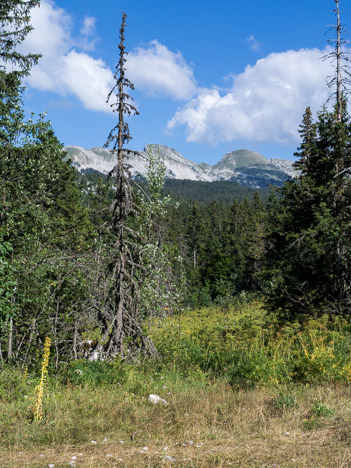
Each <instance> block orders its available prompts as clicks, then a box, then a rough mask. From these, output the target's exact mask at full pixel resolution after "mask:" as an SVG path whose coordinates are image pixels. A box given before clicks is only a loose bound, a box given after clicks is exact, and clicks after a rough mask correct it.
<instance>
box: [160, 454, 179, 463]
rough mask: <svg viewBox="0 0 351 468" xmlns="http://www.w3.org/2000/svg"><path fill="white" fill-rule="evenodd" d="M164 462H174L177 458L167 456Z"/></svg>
mask: <svg viewBox="0 0 351 468" xmlns="http://www.w3.org/2000/svg"><path fill="white" fill-rule="evenodd" d="M163 461H164V462H174V461H177V459H176V458H175V457H171V456H170V455H166V456H165V457H164V459H163Z"/></svg>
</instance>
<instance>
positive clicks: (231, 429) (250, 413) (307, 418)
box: [0, 382, 351, 468]
mask: <svg viewBox="0 0 351 468" xmlns="http://www.w3.org/2000/svg"><path fill="white" fill-rule="evenodd" d="M292 394H293V395H294V404H291V405H288V404H286V405H284V402H285V403H286V402H289V401H290V400H287V399H286V396H287V395H292ZM160 395H161V396H162V397H164V398H166V399H167V400H168V402H169V405H167V406H158V405H156V406H154V405H152V404H150V403H149V402H148V401H147V395H145V396H140V395H139V396H138V395H132V394H130V393H127V392H123V391H122V389H119V388H111V387H107V388H100V389H96V390H88V389H70V388H62V389H61V391H56V392H53V393H52V394H50V395H49V396H48V398H47V401H46V402H45V405H44V406H45V407H46V415H45V419H44V421H43V422H42V423H40V424H33V423H30V422H29V421H28V420H26V412H25V405H24V406H23V407H22V408H19V407H18V405H17V407H15V406H11V405H7V406H6V407H5V406H3V408H2V409H3V410H4V411H5V413H3V415H2V419H3V421H2V422H1V423H0V430H1V436H2V438H1V442H0V443H1V448H0V450H1V458H0V466H1V468H24V467H31V468H39V467H47V466H48V465H49V464H54V466H55V468H58V467H69V466H76V467H81V468H88V467H92V468H100V467H161V466H168V465H169V466H174V467H210V466H218V467H227V466H234V467H235V466H237V467H262V468H263V467H266V468H268V467H273V466H275V467H308V468H312V467H313V468H314V467H330V468H335V467H340V468H341V467H351V398H350V397H351V388H349V387H326V386H325V387H302V386H295V387H292V388H289V389H280V392H278V390H274V389H269V390H267V389H266V390H264V389H255V390H248V391H244V390H237V391H235V390H232V389H231V388H230V387H228V386H227V385H226V384H225V383H220V382H218V383H214V384H213V385H203V386H200V385H199V386H198V387H196V386H195V387H185V388H184V389H183V390H182V389H179V388H177V389H175V388H173V389H172V388H165V389H164V390H163V393H160ZM289 406H290V407H289ZM316 408H317V409H316ZM5 419H6V420H7V424H5ZM132 434H134V440H131V436H132ZM91 440H94V441H96V443H91ZM144 447H147V450H146V449H145V450H143V448H144ZM72 457H76V458H75V459H74V458H72ZM167 457H173V458H174V459H173V458H170V459H167Z"/></svg>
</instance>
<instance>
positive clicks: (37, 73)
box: [23, 0, 113, 112]
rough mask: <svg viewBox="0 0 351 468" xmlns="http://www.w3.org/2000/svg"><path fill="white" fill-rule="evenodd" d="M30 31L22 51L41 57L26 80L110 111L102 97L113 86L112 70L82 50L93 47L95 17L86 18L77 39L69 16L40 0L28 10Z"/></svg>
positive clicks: (33, 84) (95, 107) (32, 84)
mask: <svg viewBox="0 0 351 468" xmlns="http://www.w3.org/2000/svg"><path fill="white" fill-rule="evenodd" d="M31 22H32V25H33V26H34V28H35V29H34V30H33V31H32V32H31V33H30V34H29V35H28V37H27V39H26V41H25V43H24V44H23V50H24V51H25V52H35V53H38V52H40V53H41V54H42V55H43V57H42V58H41V59H40V61H39V64H38V65H37V66H35V67H33V68H32V71H31V75H30V76H29V77H28V79H27V83H28V84H29V85H30V86H31V87H33V88H35V89H39V90H45V91H53V92H55V93H58V94H61V95H63V96H75V97H76V98H78V99H79V100H80V102H81V103H82V104H83V106H84V108H85V109H90V110H97V111H104V112H111V110H110V107H109V106H108V105H107V104H106V98H107V95H108V93H109V92H110V90H111V88H112V86H113V73H112V71H111V70H110V69H109V68H108V67H107V65H106V64H105V63H104V62H103V61H102V60H100V59H95V58H93V57H91V56H89V55H88V54H86V53H85V52H80V51H77V50H76V49H75V47H77V48H79V49H82V50H85V51H86V50H92V49H93V47H94V42H95V40H96V39H94V35H95V18H92V17H86V18H85V19H84V22H83V26H82V28H81V31H80V33H81V35H80V36H79V37H78V38H75V37H73V35H72V26H73V22H72V18H71V17H70V15H68V14H67V13H66V12H65V10H63V9H61V8H58V7H57V6H56V5H55V3H54V2H53V1H52V0H43V1H42V2H41V4H40V8H38V7H37V8H35V9H34V10H33V11H32V21H31Z"/></svg>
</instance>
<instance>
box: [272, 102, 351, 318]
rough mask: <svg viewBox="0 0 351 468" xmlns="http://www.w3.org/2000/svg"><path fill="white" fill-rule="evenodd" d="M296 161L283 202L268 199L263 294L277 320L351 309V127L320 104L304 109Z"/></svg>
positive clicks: (340, 312)
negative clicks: (297, 171) (314, 108)
mask: <svg viewBox="0 0 351 468" xmlns="http://www.w3.org/2000/svg"><path fill="white" fill-rule="evenodd" d="M300 133H301V136H302V143H301V146H300V150H299V152H298V153H297V155H298V156H299V158H300V159H299V161H298V162H297V163H296V166H297V167H298V168H299V169H300V170H301V174H300V176H299V177H297V178H296V179H295V180H291V181H289V182H287V183H286V184H285V186H284V188H283V190H282V197H281V198H280V201H279V200H278V201H275V202H274V203H272V204H271V205H270V210H269V218H270V220H271V221H272V224H271V226H270V228H269V235H268V246H269V249H268V254H267V264H266V272H265V274H264V275H263V277H264V278H265V280H266V282H265V285H266V293H267V298H268V303H269V305H270V307H271V310H276V311H279V313H280V316H281V318H282V319H288V320H294V319H295V318H296V317H301V319H302V320H303V317H304V316H306V315H308V316H318V315H322V314H323V313H326V312H327V313H329V314H330V315H335V314H349V313H350V304H351V302H350V299H351V297H350V295H349V284H350V280H351V277H350V271H351V264H350V261H351V244H350V228H351V217H350V210H349V206H350V203H351V185H350V179H349V177H347V176H346V172H343V171H344V169H345V168H347V167H350V166H351V153H350V141H351V127H350V121H349V117H348V115H347V114H346V113H345V114H344V115H343V117H342V121H340V122H339V121H338V120H337V116H336V113H335V112H332V113H330V112H327V111H326V110H325V109H323V110H322V112H320V113H319V114H318V118H317V121H316V122H315V123H313V122H312V116H311V112H310V110H309V109H307V110H306V114H305V116H304V121H303V125H302V126H301V132H300Z"/></svg>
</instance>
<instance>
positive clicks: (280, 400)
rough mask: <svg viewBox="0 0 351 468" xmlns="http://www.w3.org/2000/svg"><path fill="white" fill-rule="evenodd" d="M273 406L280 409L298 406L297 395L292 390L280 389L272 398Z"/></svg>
mask: <svg viewBox="0 0 351 468" xmlns="http://www.w3.org/2000/svg"><path fill="white" fill-rule="evenodd" d="M272 404H273V407H274V408H275V409H276V410H279V411H285V410H289V409H292V408H296V406H297V400H296V396H295V395H294V394H293V393H291V391H290V390H280V391H279V394H278V395H277V396H276V397H274V398H273V400H272Z"/></svg>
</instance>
